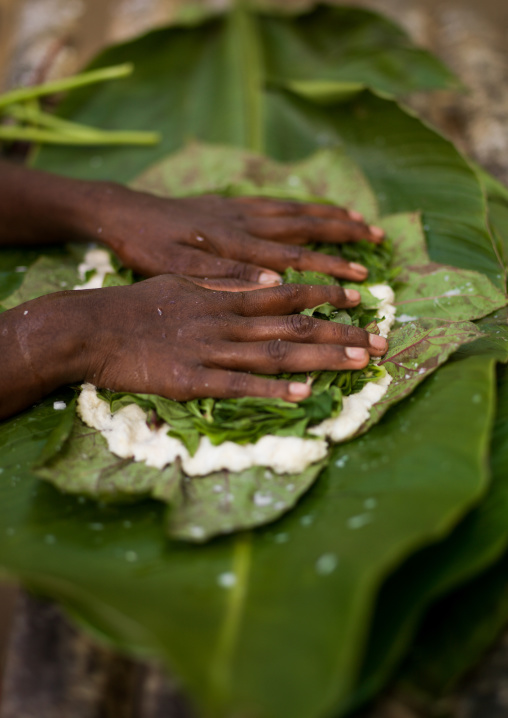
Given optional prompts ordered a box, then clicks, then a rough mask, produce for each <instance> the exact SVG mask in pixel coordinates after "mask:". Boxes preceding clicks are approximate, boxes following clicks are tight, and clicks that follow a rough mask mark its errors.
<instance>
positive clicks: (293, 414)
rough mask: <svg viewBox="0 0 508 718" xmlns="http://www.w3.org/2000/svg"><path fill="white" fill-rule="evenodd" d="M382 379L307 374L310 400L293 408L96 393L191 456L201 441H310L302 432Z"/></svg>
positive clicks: (270, 402)
mask: <svg viewBox="0 0 508 718" xmlns="http://www.w3.org/2000/svg"><path fill="white" fill-rule="evenodd" d="M384 374H385V369H383V368H382V367H379V366H377V365H376V364H369V366H368V367H367V368H366V369H363V370H362V371H327V372H313V373H312V374H309V376H308V379H309V381H311V382H312V387H313V391H312V395H311V396H310V397H309V398H308V399H305V400H304V401H301V402H300V403H299V404H293V403H291V402H287V401H284V400H282V399H261V398H258V397H249V396H246V397H242V398H241V399H221V400H214V399H193V400H192V401H186V402H178V401H173V400H172V399H165V398H164V397H161V396H156V395H154V394H129V393H123V392H111V391H108V390H104V389H103V390H100V391H99V396H101V398H102V399H104V400H105V401H107V402H108V403H109V405H110V407H111V411H112V412H115V411H118V410H119V409H121V408H123V407H124V406H127V405H128V404H137V405H138V406H140V407H141V408H142V409H143V410H144V411H146V412H148V421H149V422H151V423H154V422H155V423H156V422H157V421H158V420H162V421H165V422H166V423H168V424H169V425H170V427H171V429H170V431H169V432H168V434H169V436H174V437H176V438H177V439H180V441H181V442H182V443H183V444H184V446H185V447H186V448H187V450H188V451H189V453H190V454H191V455H194V454H195V452H196V450H197V448H198V444H199V439H200V437H201V436H207V437H208V438H209V439H210V441H211V443H212V444H214V445H215V446H217V445H218V444H222V443H223V442H224V441H236V442H237V443H239V444H246V443H250V442H252V443H255V442H256V441H257V440H258V439H260V438H261V437H262V436H265V434H274V435H276V436H299V437H306V438H315V437H312V436H310V435H308V434H307V429H308V428H309V427H310V426H313V425H314V424H317V423H319V422H321V421H323V420H324V419H327V418H328V417H330V416H336V415H337V414H338V413H339V412H340V410H341V409H342V397H343V396H349V395H350V394H354V393H356V392H358V391H360V390H361V389H362V388H363V387H364V386H365V384H366V383H368V382H369V381H375V380H376V379H378V378H379V377H380V376H383V375H384ZM289 377H290V378H291V379H292V380H293V381H305V380H306V379H307V376H306V375H302V374H297V375H290V374H284V375H281V378H289Z"/></svg>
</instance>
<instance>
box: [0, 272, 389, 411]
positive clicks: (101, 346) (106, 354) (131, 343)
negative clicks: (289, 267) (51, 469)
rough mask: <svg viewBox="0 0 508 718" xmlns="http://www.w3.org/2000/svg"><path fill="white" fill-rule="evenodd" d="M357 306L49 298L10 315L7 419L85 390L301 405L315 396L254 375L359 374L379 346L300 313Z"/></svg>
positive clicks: (269, 295)
mask: <svg viewBox="0 0 508 718" xmlns="http://www.w3.org/2000/svg"><path fill="white" fill-rule="evenodd" d="M359 298H360V297H359V293H358V292H356V291H355V290H343V289H341V288H340V287H325V286H303V285H284V286H281V287H276V288H271V289H262V290H259V291H257V292H222V291H214V290H210V289H205V288H202V287H199V286H196V285H195V284H194V283H192V282H190V281H188V280H186V279H183V278H181V277H175V276H171V275H165V276H160V277H156V278H153V279H149V280H146V281H144V282H139V283H138V284H134V285H132V286H127V287H112V288H109V289H99V290H84V291H81V292H58V293H55V294H50V295H47V296H45V297H41V298H39V299H35V300H33V301H31V302H26V303H25V304H22V305H20V306H19V307H16V308H15V309H11V310H9V311H7V312H4V313H3V314H2V315H0V355H1V356H2V357H4V365H3V369H2V374H1V376H0V398H1V403H0V416H1V417H4V416H8V415H10V414H12V413H14V412H16V411H18V410H20V409H21V408H24V407H25V406H28V405H29V404H31V403H33V401H35V400H37V399H39V398H40V397H42V396H45V395H46V394H48V393H49V392H51V391H53V390H54V389H55V388H57V387H59V386H61V385H64V384H69V383H75V382H79V381H82V380H86V381H90V382H92V383H93V384H95V385H97V386H99V387H107V388H109V389H116V390H125V391H132V392H142V393H155V394H160V395H162V396H166V397H169V398H172V399H177V400H186V399H193V398H197V397H205V396H211V397H238V396H244V395H251V396H260V397H280V398H282V399H286V400H289V401H299V400H301V399H304V398H306V397H307V396H308V395H309V393H310V388H309V387H308V386H306V385H303V384H300V383H291V382H288V381H273V380H270V379H266V378H261V377H257V376H254V375H253V373H262V374H279V373H281V372H306V371H311V370H319V369H329V370H336V369H360V368H363V367H365V366H366V365H367V363H368V361H369V355H372V356H381V355H382V354H384V352H385V351H386V346H387V344H386V341H385V340H384V339H382V338H381V337H378V336H376V335H374V334H369V333H368V332H366V331H364V330H363V329H358V328H355V327H350V326H346V325H342V324H336V323H334V322H326V321H322V320H319V319H314V318H312V317H308V316H304V315H301V314H300V313H299V312H301V311H302V310H303V309H305V308H307V307H314V306H317V305H319V304H322V303H324V302H331V303H332V304H333V305H334V306H336V307H340V308H348V307H353V306H356V305H357V304H358V302H359Z"/></svg>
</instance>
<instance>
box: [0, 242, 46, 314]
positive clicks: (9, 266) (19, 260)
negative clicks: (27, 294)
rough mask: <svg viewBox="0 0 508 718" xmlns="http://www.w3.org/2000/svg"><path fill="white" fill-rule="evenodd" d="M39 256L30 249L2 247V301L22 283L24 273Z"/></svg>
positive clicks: (0, 256) (0, 299) (0, 275)
mask: <svg viewBox="0 0 508 718" xmlns="http://www.w3.org/2000/svg"><path fill="white" fill-rule="evenodd" d="M38 256H39V253H38V252H35V251H33V250H29V249H2V252H1V253H0V302H1V301H3V300H4V299H5V297H8V296H9V295H10V294H12V292H14V291H15V290H16V289H18V287H19V286H20V285H21V283H22V281H23V278H24V274H25V272H26V271H27V269H28V268H29V266H30V265H31V264H32V262H34V261H35V260H36V259H37V257H38Z"/></svg>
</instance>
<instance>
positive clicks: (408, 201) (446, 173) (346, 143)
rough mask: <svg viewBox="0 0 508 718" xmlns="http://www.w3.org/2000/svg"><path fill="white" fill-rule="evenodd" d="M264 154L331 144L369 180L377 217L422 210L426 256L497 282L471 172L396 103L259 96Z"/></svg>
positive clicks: (291, 155)
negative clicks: (263, 106)
mask: <svg viewBox="0 0 508 718" xmlns="http://www.w3.org/2000/svg"><path fill="white" fill-rule="evenodd" d="M266 127H267V130H266V131H267V151H268V153H269V154H270V155H271V156H273V157H275V158H277V159H281V160H289V159H295V158H297V157H298V156H301V155H305V154H306V153H308V152H311V151H312V149H313V148H314V147H315V145H316V141H317V142H318V143H320V144H323V145H326V144H336V143H338V144H339V145H340V146H341V147H342V148H343V149H344V150H345V151H346V152H347V153H348V154H349V155H350V156H351V157H352V158H353V159H354V160H355V161H356V162H357V164H358V165H359V167H360V168H361V169H362V170H363V172H364V174H365V175H366V177H367V179H368V180H369V182H370V184H371V186H372V188H373V189H374V192H375V194H376V197H377V199H378V202H379V205H380V212H381V214H393V213H398V212H415V211H422V213H423V221H424V229H425V231H426V235H427V240H428V248H429V254H430V258H431V259H432V261H435V262H439V263H441V264H450V265H453V266H455V267H461V268H464V269H470V270H474V271H480V272H482V273H483V274H486V275H487V276H488V277H489V278H490V279H491V280H492V281H493V282H494V283H495V284H497V285H498V286H499V287H504V267H503V265H502V262H501V260H500V257H499V254H498V252H497V249H496V246H495V242H494V239H493V237H492V236H491V233H490V231H489V227H488V225H487V221H486V219H487V204H486V198H485V196H484V193H483V189H482V186H481V184H480V182H479V180H478V178H477V176H476V173H475V172H474V170H473V169H472V168H471V167H470V166H469V164H468V163H467V161H466V160H465V159H464V158H463V157H461V155H460V154H459V153H458V151H457V150H456V149H455V148H454V147H453V145H452V144H451V143H450V142H448V141H447V140H445V139H444V138H443V137H441V136H440V135H438V134H437V133H436V132H435V131H433V130H432V129H430V128H429V127H427V126H425V125H424V124H423V123H422V122H420V121H419V120H418V119H417V118H416V117H413V116H411V115H410V114H408V112H406V111H404V110H403V109H402V108H401V107H399V105H397V103H395V102H393V101H389V100H386V99H382V98H380V97H377V96H375V95H373V94H371V93H369V92H364V93H362V94H361V95H359V96H358V97H356V98H355V99H354V100H353V101H351V102H350V103H347V104H336V105H331V106H329V107H326V108H322V107H319V106H317V105H314V104H312V103H311V102H309V101H308V100H306V99H304V98H300V97H298V96H297V95H295V94H294V93H289V92H285V93H284V92H282V91H275V90H274V91H273V92H271V93H270V95H269V98H268V99H267V118H266Z"/></svg>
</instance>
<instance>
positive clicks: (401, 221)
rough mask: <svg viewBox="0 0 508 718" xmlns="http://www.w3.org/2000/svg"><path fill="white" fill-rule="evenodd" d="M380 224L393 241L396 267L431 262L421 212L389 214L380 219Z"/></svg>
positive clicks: (394, 264)
mask: <svg viewBox="0 0 508 718" xmlns="http://www.w3.org/2000/svg"><path fill="white" fill-rule="evenodd" d="M378 224H379V226H380V227H382V228H383V229H384V231H385V232H386V235H387V237H389V238H390V240H391V242H392V251H393V259H392V262H393V266H394V267H408V266H410V265H415V264H428V263H429V262H430V259H429V255H428V252H427V242H426V240H425V233H424V231H423V227H422V221H421V214H420V212H407V213H401V214H392V215H388V216H386V217H382V218H381V219H380V220H378Z"/></svg>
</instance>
